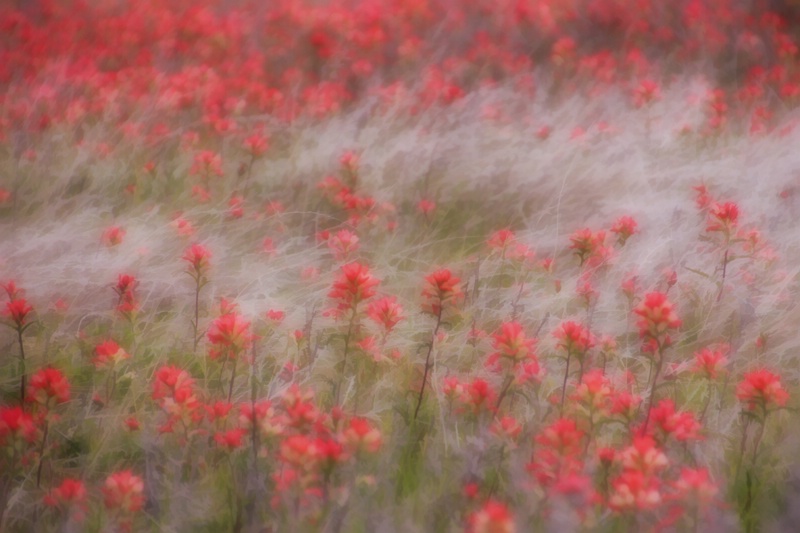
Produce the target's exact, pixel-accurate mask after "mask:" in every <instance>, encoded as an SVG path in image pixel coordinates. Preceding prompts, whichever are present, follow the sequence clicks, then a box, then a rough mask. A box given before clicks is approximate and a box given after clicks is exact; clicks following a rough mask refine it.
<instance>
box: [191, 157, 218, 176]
mask: <svg viewBox="0 0 800 533" xmlns="http://www.w3.org/2000/svg"><path fill="white" fill-rule="evenodd" d="M189 174H191V175H199V176H201V177H202V178H204V179H208V178H209V177H211V175H212V174H216V175H217V176H222V175H223V172H222V157H221V156H220V155H219V154H216V153H214V152H212V151H210V150H201V151H200V152H198V153H197V154H195V156H194V162H193V163H192V167H191V168H190V169H189Z"/></svg>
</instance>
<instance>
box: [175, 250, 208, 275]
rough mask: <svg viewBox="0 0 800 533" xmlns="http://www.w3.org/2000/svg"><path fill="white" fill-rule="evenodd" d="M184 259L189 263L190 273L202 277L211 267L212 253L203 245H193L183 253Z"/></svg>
mask: <svg viewBox="0 0 800 533" xmlns="http://www.w3.org/2000/svg"><path fill="white" fill-rule="evenodd" d="M182 259H183V260H184V261H187V262H188V263H189V266H190V267H191V271H190V273H191V274H192V275H193V276H196V277H200V276H202V275H203V274H204V273H205V271H206V270H207V269H208V267H209V260H210V259H211V252H210V251H208V248H206V247H205V246H203V245H201V244H192V245H191V246H190V247H189V248H187V249H186V251H185V252H184V253H183V257H182Z"/></svg>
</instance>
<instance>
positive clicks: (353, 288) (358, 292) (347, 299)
mask: <svg viewBox="0 0 800 533" xmlns="http://www.w3.org/2000/svg"><path fill="white" fill-rule="evenodd" d="M379 283H380V281H378V280H377V279H375V278H374V277H372V274H370V272H369V267H367V266H366V265H362V264H361V263H358V262H353V263H348V264H346V265H344V266H343V267H342V273H341V275H340V276H339V278H338V279H337V280H336V281H335V282H334V284H333V288H332V289H331V291H330V292H329V293H328V297H329V298H332V299H334V300H337V301H338V304H337V308H338V309H339V310H340V311H346V310H348V309H352V310H355V309H356V307H357V306H358V304H359V303H361V302H363V301H364V300H367V299H369V298H372V297H373V296H375V287H376V286H377V285H378V284H379Z"/></svg>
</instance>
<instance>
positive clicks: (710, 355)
mask: <svg viewBox="0 0 800 533" xmlns="http://www.w3.org/2000/svg"><path fill="white" fill-rule="evenodd" d="M726 350H727V347H726V348H717V349H715V350H712V349H711V348H703V349H702V350H700V351H699V352H696V353H695V354H694V368H693V370H694V371H695V372H697V373H698V374H702V376H703V377H704V378H706V379H716V378H717V375H718V374H719V372H720V371H721V369H722V367H723V366H725V364H726V363H727V362H728V359H727V358H726V357H725V352H726Z"/></svg>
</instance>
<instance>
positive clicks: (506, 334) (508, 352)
mask: <svg viewBox="0 0 800 533" xmlns="http://www.w3.org/2000/svg"><path fill="white" fill-rule="evenodd" d="M535 344H536V339H535V338H531V337H527V336H526V335H525V331H524V330H523V329H522V325H521V324H520V323H519V322H504V323H503V324H502V325H501V326H500V331H498V332H497V333H495V334H494V335H492V348H494V349H495V350H496V351H495V352H494V353H493V354H491V355H490V356H489V358H488V359H487V361H486V364H487V365H490V366H497V365H498V363H499V362H500V361H501V360H503V361H510V362H511V364H512V365H516V364H517V363H519V362H521V361H525V360H527V359H531V358H535V356H534V353H533V346H534V345H535Z"/></svg>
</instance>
